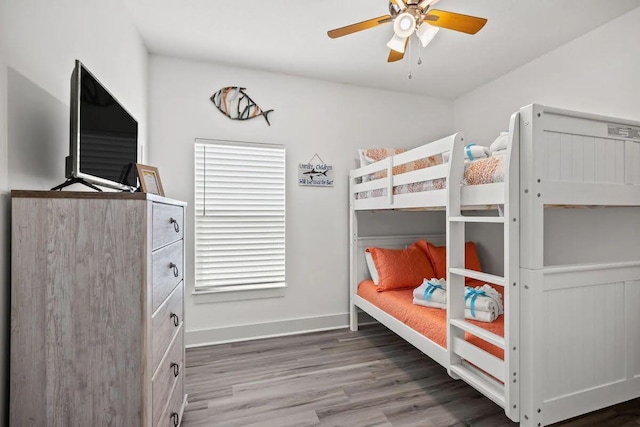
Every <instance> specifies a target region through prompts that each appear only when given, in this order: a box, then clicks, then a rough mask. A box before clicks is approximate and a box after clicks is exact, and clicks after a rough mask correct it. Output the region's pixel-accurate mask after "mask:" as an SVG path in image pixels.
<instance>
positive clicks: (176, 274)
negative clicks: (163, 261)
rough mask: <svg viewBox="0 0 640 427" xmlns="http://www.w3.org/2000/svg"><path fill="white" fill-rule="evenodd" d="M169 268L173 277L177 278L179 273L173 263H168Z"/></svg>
mask: <svg viewBox="0 0 640 427" xmlns="http://www.w3.org/2000/svg"><path fill="white" fill-rule="evenodd" d="M169 268H170V269H172V270H173V277H178V276H179V275H180V271H178V266H177V265H175V264H174V263H172V262H171V263H169Z"/></svg>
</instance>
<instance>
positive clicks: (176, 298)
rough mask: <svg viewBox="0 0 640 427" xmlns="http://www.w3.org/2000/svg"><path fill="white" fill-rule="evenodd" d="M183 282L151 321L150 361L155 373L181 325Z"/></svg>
mask: <svg viewBox="0 0 640 427" xmlns="http://www.w3.org/2000/svg"><path fill="white" fill-rule="evenodd" d="M183 289H184V282H181V283H180V284H179V285H178V286H176V288H175V289H174V290H173V292H172V293H171V295H169V298H167V299H166V300H165V301H164V302H163V303H162V305H161V306H160V308H159V309H158V311H157V312H156V313H155V314H154V315H153V318H152V319H151V331H152V332H151V334H152V345H151V351H152V360H153V365H152V366H153V369H152V370H151V372H155V371H156V368H157V367H158V364H159V363H160V360H162V356H164V354H165V352H166V351H167V347H169V344H170V343H171V339H172V338H173V337H174V335H175V334H176V332H177V331H178V329H179V328H180V325H182V314H183V311H182V310H183V307H184V305H183V298H184V291H183Z"/></svg>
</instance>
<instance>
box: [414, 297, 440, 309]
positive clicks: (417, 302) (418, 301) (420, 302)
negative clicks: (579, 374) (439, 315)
mask: <svg viewBox="0 0 640 427" xmlns="http://www.w3.org/2000/svg"><path fill="white" fill-rule="evenodd" d="M413 303H414V304H415V305H421V306H424V307H431V308H439V309H441V310H446V309H447V304H446V303H445V304H443V303H439V302H433V301H425V300H422V299H418V298H414V299H413Z"/></svg>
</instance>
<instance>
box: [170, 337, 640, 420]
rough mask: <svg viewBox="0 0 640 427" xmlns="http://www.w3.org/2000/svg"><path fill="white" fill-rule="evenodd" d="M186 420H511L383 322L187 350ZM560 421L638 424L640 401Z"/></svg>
mask: <svg viewBox="0 0 640 427" xmlns="http://www.w3.org/2000/svg"><path fill="white" fill-rule="evenodd" d="M186 392H187V393H188V394H189V405H188V407H187V409H186V412H185V414H184V418H183V423H182V425H183V426H184V427H197V426H207V427H210V426H215V427H231V426H237V427H257V426H266V427H304V426H345V427H359V426H394V427H395V426H416V427H417V426H420V427H440V426H456V427H458V426H478V427H480V426H486V427H499V426H516V425H517V424H516V423H512V422H510V421H509V419H508V418H507V417H506V416H505V415H504V412H503V410H502V408H500V407H498V406H497V405H495V404H494V403H493V402H491V401H490V400H489V399H487V398H485V397H484V396H482V395H481V394H480V393H478V392H477V391H475V390H474V389H473V388H471V387H470V386H468V385H467V384H465V383H464V382H462V381H455V380H453V379H451V378H450V377H449V376H448V375H447V373H446V371H445V369H444V368H442V367H441V366H440V365H438V364H437V363H435V362H434V361H432V360H431V359H429V358H428V357H426V356H425V355H424V354H422V353H421V352H419V351H418V350H416V349H415V348H414V347H413V346H411V345H410V344H407V343H406V342H405V341H403V340H402V339H400V338H398V337H397V336H396V335H395V334H394V333H392V332H390V331H388V330H387V329H386V328H385V327H383V326H380V325H371V326H365V327H363V328H362V329H361V330H360V331H359V332H350V331H348V330H338V331H329V332H317V333H310V334H305V335H296V336H288V337H280V338H271V339H264V340H257V341H251V342H242V343H234V344H223V345H217V346H210V347H201V348H194V349H188V350H187V361H186ZM557 426H564V427H568V426H572V427H578V426H580V427H583V426H615V427H622V426H625V427H631V426H633V427H638V426H640V399H636V400H633V401H630V402H626V403H623V404H620V405H617V406H614V407H611V408H607V409H603V410H601V411H598V412H594V413H591V414H589V415H586V416H582V417H580V418H576V419H573V420H570V421H567V422H563V423H559V424H557Z"/></svg>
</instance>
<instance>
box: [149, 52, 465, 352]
mask: <svg viewBox="0 0 640 427" xmlns="http://www.w3.org/2000/svg"><path fill="white" fill-rule="evenodd" d="M149 68H150V77H149V78H150V91H149V94H150V105H149V129H150V133H149V140H150V144H149V145H150V148H149V163H150V164H152V165H155V166H157V167H158V168H159V171H160V175H161V178H162V183H163V186H164V189H165V192H166V194H167V196H169V197H173V198H177V199H182V200H185V201H187V202H188V203H189V205H190V209H189V215H188V218H189V220H190V223H189V224H188V226H187V229H186V230H187V236H193V209H192V208H193V144H194V139H195V138H213V139H231V140H240V141H255V142H267V143H278V144H284V145H285V146H286V150H287V189H286V196H287V229H286V230H287V242H286V243H287V259H286V268H287V284H288V288H287V290H286V293H285V295H284V296H283V297H279V298H268V299H258V300H249V301H233V302H220V303H207V304H199V303H197V301H196V299H194V297H193V296H192V295H191V293H192V291H193V277H194V263H193V252H194V251H193V239H191V238H189V241H187V242H186V244H187V270H186V273H187V299H186V313H187V315H186V325H187V342H188V343H189V344H197V343H202V342H211V341H219V340H224V339H240V338H246V337H250V336H259V335H264V334H270V333H285V332H294V331H300V330H305V329H313V328H322V327H332V326H334V327H335V326H342V325H346V324H347V315H346V313H347V311H348V305H347V302H348V296H347V295H348V293H347V283H348V280H347V278H348V244H349V236H348V204H347V200H348V199H347V193H348V191H347V174H348V171H349V169H351V168H352V167H353V166H354V159H355V158H356V156H357V154H356V150H357V148H358V147H376V146H396V147H400V146H411V147H413V146H417V145H419V144H420V143H424V142H427V141H430V140H432V139H434V138H438V137H442V136H445V135H447V134H449V133H451V131H452V117H453V116H452V102H451V101H445V100H438V99H430V98H423V97H415V96H411V95H407V94H395V93H392V92H386V91H378V90H372V89H364V88H357V87H353V86H346V85H341V84H334V83H327V82H321V81H315V80H310V79H303V78H297V77H291V76H285V75H278V74H269V73H264V72H258V71H251V70H246V69H239V68H230V67H225V66H218V65H212V64H206V63H199V62H190V61H185V60H178V59H172V58H167V57H162V56H152V57H151V60H150V67H149ZM236 85H239V86H242V87H246V88H247V93H248V94H249V96H251V97H252V98H253V99H254V101H256V102H257V103H258V105H260V106H261V107H262V108H263V109H274V110H275V111H274V112H273V113H271V114H270V116H269V119H270V121H271V126H270V127H269V126H268V125H267V123H266V122H265V120H264V119H263V118H262V117H258V118H254V119H252V120H249V121H232V120H229V119H228V118H227V117H225V116H224V115H223V114H221V113H220V112H219V111H218V110H217V109H216V108H215V107H214V105H213V104H212V103H211V101H210V100H209V97H210V96H211V95H212V94H213V93H214V92H216V91H217V90H219V89H220V88H222V87H225V86H236ZM316 153H317V154H318V155H320V157H321V158H322V159H323V160H324V161H325V162H327V163H329V164H333V165H334V167H335V176H336V182H335V186H334V187H331V188H309V187H298V185H297V165H298V163H305V162H307V161H309V160H310V159H311V158H312V157H313V155H314V154H316Z"/></svg>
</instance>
